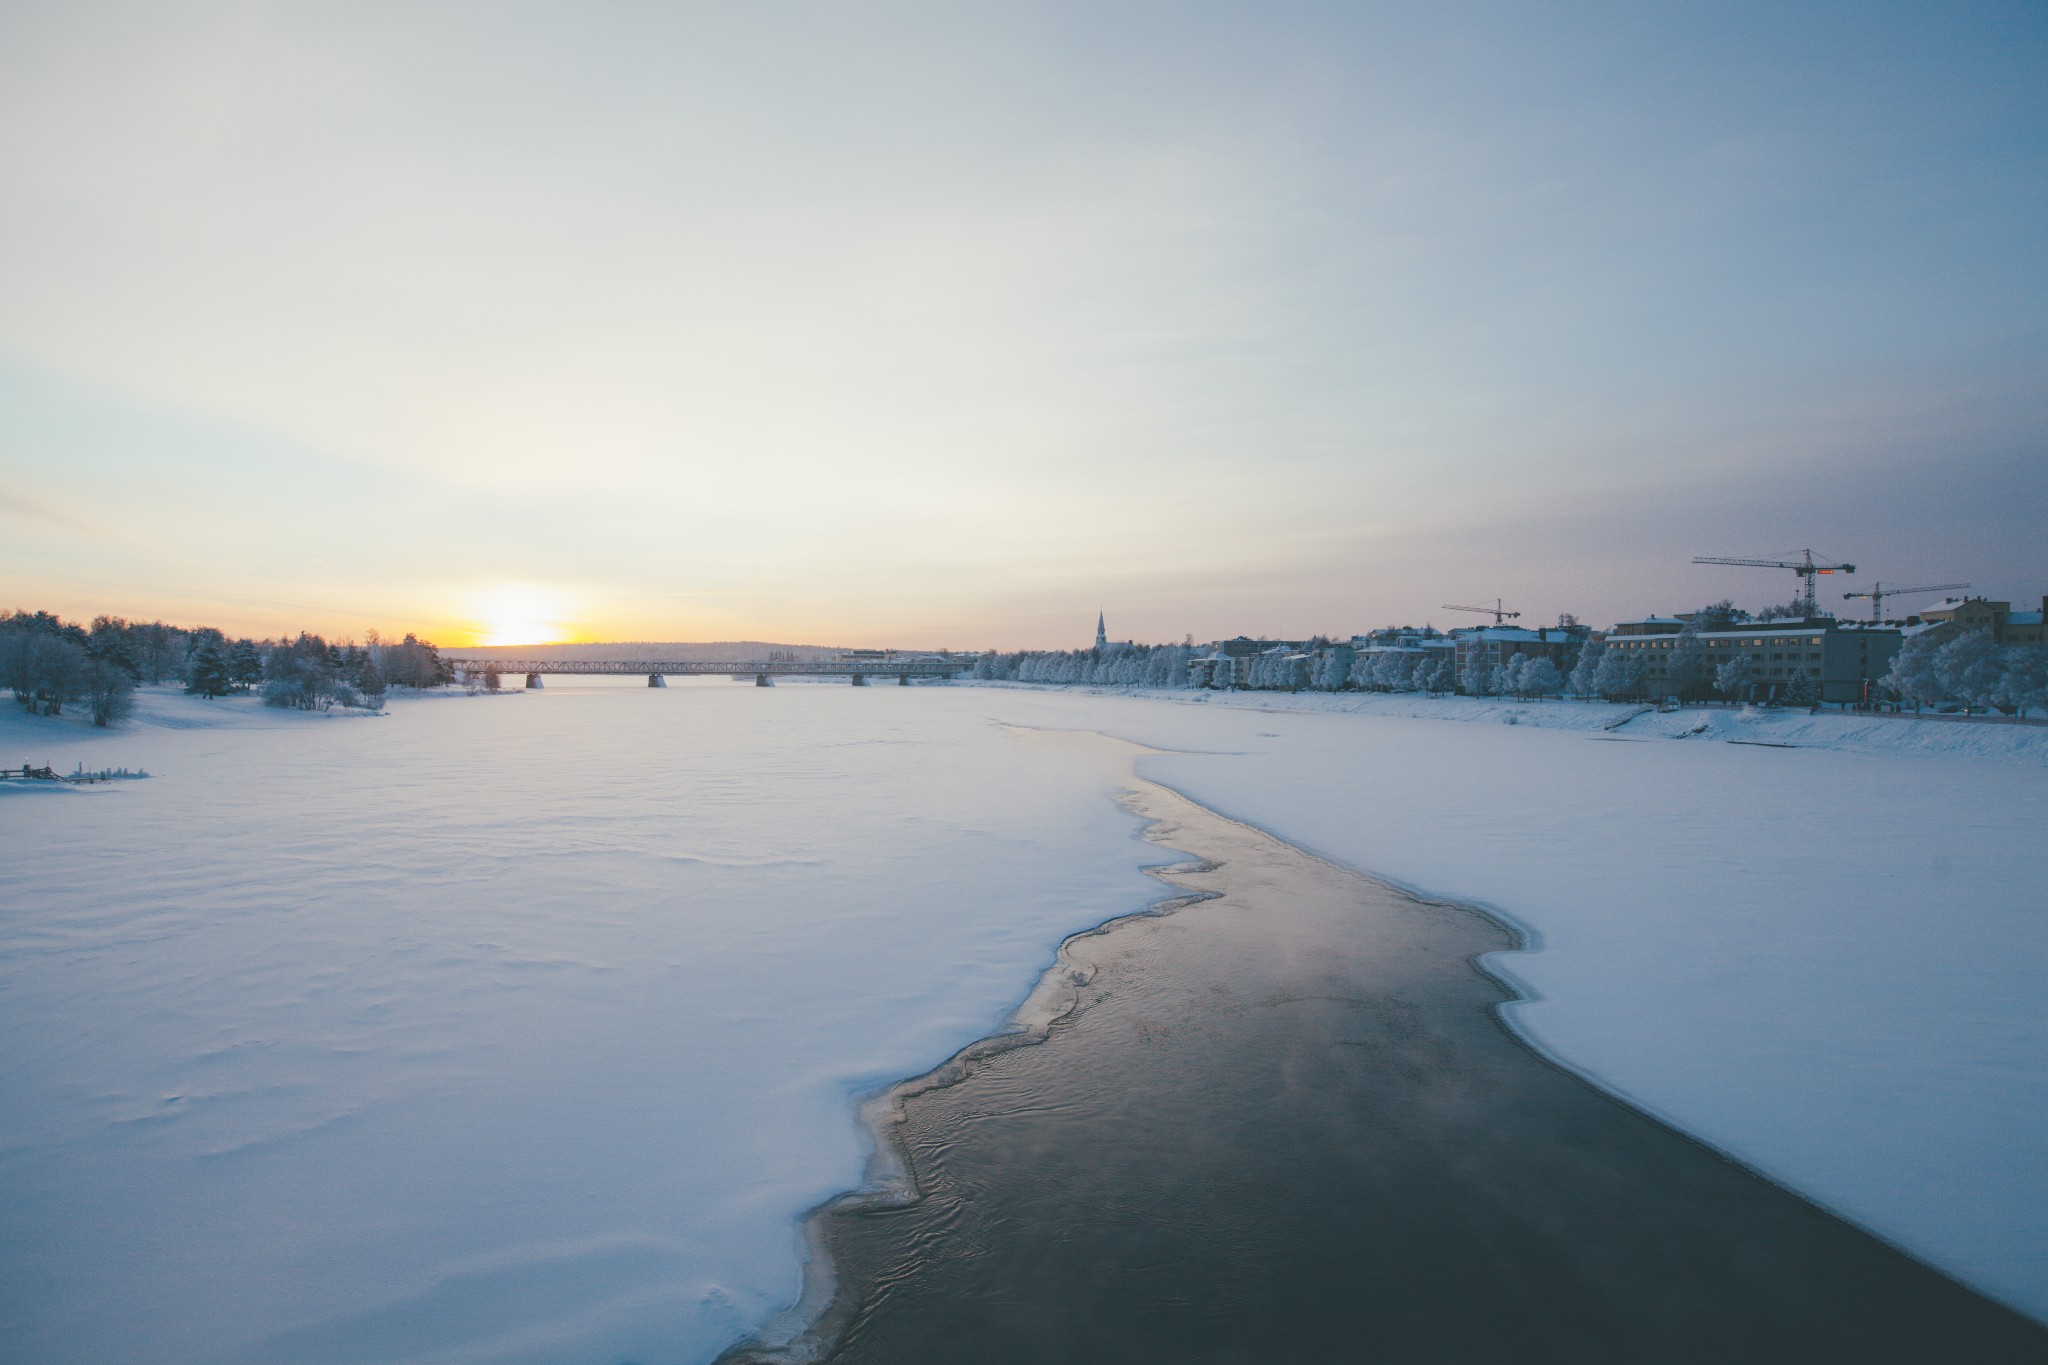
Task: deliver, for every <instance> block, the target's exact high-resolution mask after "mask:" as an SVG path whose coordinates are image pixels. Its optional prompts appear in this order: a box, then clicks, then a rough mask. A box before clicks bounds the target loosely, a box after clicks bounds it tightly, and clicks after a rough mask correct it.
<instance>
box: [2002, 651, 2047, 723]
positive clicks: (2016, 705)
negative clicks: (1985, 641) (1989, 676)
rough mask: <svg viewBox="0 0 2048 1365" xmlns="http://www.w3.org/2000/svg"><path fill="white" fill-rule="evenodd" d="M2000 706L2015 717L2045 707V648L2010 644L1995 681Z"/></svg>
mask: <svg viewBox="0 0 2048 1365" xmlns="http://www.w3.org/2000/svg"><path fill="white" fill-rule="evenodd" d="M1995 700H1996V702H1997V704H1998V705H1999V706H2002V707H2004V708H2005V709H2006V710H2008V711H2011V712H2012V713H2013V714H2014V715H2016V716H2024V715H2026V714H2027V712H2029V711H2034V710H2040V709H2043V708H2048V649H2044V648H2042V647H2041V646H2040V645H2009V646H2007V647H2006V650H2005V669H2004V673H2003V676H2001V677H2000V678H1999V680H1998V696H1997V698H1996V699H1995Z"/></svg>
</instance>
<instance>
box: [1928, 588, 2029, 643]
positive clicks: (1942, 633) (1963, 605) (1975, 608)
mask: <svg viewBox="0 0 2048 1365" xmlns="http://www.w3.org/2000/svg"><path fill="white" fill-rule="evenodd" d="M2044 618H2048V597H2043V598H2042V599H2041V609H2040V610H2039V611H2014V610H2013V609H2012V603H2010V602H1994V601H1991V600H1990V599H1988V598H1983V597H1951V598H1949V599H1947V600H1946V601H1944V602H1942V603H1941V604H1940V605H1939V606H1934V607H1928V608H1926V609H1924V610H1921V611H1917V612H1915V613H1913V615H1911V616H1909V617H1907V618H1906V622H1907V624H1908V625H1922V624H1924V625H1929V626H1933V627H1935V629H1934V630H1932V631H1930V632H1929V633H1930V634H1931V635H1933V636H1934V638H1936V639H1938V640H1941V641H1943V642H1947V641H1949V640H1952V639H1954V638H1955V637H1956V636H1958V635H1967V634H1968V633H1969V632H1971V631H1973V630H1988V631H1990V632H1991V638H1992V639H1993V640H1996V641H1997V642H1998V643H1999V644H2001V645H2041V644H2048V628H2044V626H2043V624H2042V622H2043V619H2044Z"/></svg>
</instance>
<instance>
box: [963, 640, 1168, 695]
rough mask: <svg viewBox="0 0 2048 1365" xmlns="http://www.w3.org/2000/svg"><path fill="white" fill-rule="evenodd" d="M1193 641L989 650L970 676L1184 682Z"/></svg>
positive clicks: (1111, 683) (1114, 683) (1118, 683)
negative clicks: (1008, 651) (1187, 643)
mask: <svg viewBox="0 0 2048 1365" xmlns="http://www.w3.org/2000/svg"><path fill="white" fill-rule="evenodd" d="M1194 657H1195V650H1194V648H1193V647H1192V646H1190V645H1111V646H1109V647H1108V648H1107V649H1099V650H1098V649H1075V650H1038V649H1026V650H1019V651H1017V652H1016V653H1013V654H1000V653H989V654H984V655H982V656H981V657H980V658H979V659H977V660H976V661H975V664H974V671H973V673H972V674H970V675H969V676H971V677H976V678H983V679H988V680H992V681H999V682H1035V683H1098V684H1101V685H1103V686H1108V687H1186V686H1187V685H1188V660H1190V659H1192V658H1194Z"/></svg>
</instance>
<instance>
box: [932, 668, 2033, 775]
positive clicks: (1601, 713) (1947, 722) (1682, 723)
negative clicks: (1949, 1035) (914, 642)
mask: <svg viewBox="0 0 2048 1365" xmlns="http://www.w3.org/2000/svg"><path fill="white" fill-rule="evenodd" d="M955 686H961V687H981V688H1000V689H1004V690H1009V691H1021V692H1039V693H1072V694H1074V695H1078V696H1090V697H1133V698H1144V699H1148V700H1154V701H1163V702H1171V703H1177V704H1181V705H1187V706H1216V707H1222V708H1225V709H1228V710H1239V711H1287V712H1299V713H1310V714H1318V715H1341V716H1386V717H1395V718H1400V719H1406V720H1444V721H1456V722H1460V723H1464V724H1473V725H1526V726H1532V727H1534V728H1536V729H1539V730H1572V731H1576V732H1580V733H1586V734H1591V733H1606V734H1612V735H1614V736H1615V737H1616V738H1621V739H1649V738H1656V739H1683V740H1695V741H1702V740H1703V741H1707V742H1717V741H1718V742H1732V743H1749V744H1778V745H1785V746H1788V747H1791V748H1799V749H1833V750H1837V751H1840V752H1844V753H1921V754H1948V755H1957V756H1967V757H1980V758H2012V759H2018V760H2020V761H2023V762H2029V763H2040V764H2048V725H2043V724H2032V723H2021V724H2014V723H2011V722H2009V721H2005V720H2002V719H1988V720H1987V719H1981V718H1976V717H1972V718H1968V719H1959V718H1955V717H1947V716H1938V715H1934V714H1932V713H1930V714H1928V715H1924V716H1916V715H1912V714H1902V715H1858V714H1854V713H1848V712H1840V711H1820V712H1806V711H1798V710H1784V709H1779V710H1766V709H1761V708H1757V707H1731V706H1688V707H1683V708H1681V709H1680V710H1677V711H1668V712H1659V711H1658V710H1656V709H1655V708H1654V707H1647V706H1643V705H1641V704H1639V703H1633V702H1604V701H1596V702H1582V701H1566V700H1563V699H1560V698H1548V699H1545V700H1542V701H1515V700H1514V699H1513V698H1507V697H1430V696H1425V695H1423V694H1421V693H1415V692H1249V691H1210V690H1195V689H1189V688H1142V687H1084V686H1075V687H1054V686H1048V685H1046V684H1041V683H1005V682H961V683H957V684H955Z"/></svg>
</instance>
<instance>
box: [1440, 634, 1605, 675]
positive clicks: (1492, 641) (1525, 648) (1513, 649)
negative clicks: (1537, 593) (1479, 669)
mask: <svg viewBox="0 0 2048 1365" xmlns="http://www.w3.org/2000/svg"><path fill="white" fill-rule="evenodd" d="M1585 642H1586V633H1585V632H1584V631H1574V630H1565V629H1563V628H1560V627H1557V626H1539V627H1537V628H1536V629H1535V630H1524V629H1523V628H1522V627H1520V626H1473V627H1471V628H1470V629H1467V630H1457V631H1452V632H1451V643H1452V648H1453V649H1455V650H1456V651H1457V653H1456V656H1455V657H1456V659H1457V669H1458V676H1459V677H1461V678H1462V677H1464V676H1465V671H1466V670H1467V669H1468V668H1470V667H1471V666H1472V656H1473V655H1474V654H1478V655H1479V656H1480V657H1481V658H1482V659H1483V661H1484V663H1485V666H1486V667H1487V668H1506V667H1507V666H1508V661H1509V660H1510V659H1512V658H1514V657H1515V656H1516V655H1517V654H1524V655H1527V656H1528V657H1529V658H1531V659H1548V660H1550V661H1551V662H1552V663H1554V664H1556V665H1557V667H1558V670H1559V671H1560V672H1565V673H1569V672H1570V671H1571V663H1572V660H1574V659H1575V658H1577V656H1578V652H1579V649H1580V647H1581V646H1582V645H1584V644H1585Z"/></svg>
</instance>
